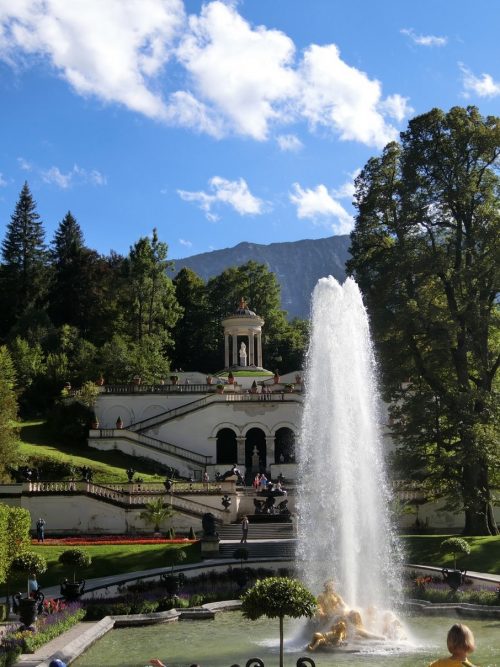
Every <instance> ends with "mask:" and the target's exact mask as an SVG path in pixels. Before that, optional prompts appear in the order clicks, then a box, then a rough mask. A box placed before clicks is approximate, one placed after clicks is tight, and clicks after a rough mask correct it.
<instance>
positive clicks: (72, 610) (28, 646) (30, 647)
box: [0, 600, 85, 667]
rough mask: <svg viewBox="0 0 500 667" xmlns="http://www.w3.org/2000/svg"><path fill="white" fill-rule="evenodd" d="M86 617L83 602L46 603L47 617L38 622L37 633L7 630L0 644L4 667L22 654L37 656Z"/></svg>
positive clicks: (1, 664) (44, 607)
mask: <svg viewBox="0 0 500 667" xmlns="http://www.w3.org/2000/svg"><path fill="white" fill-rule="evenodd" d="M84 616H85V611H84V610H83V609H82V608H81V606H80V603H78V602H72V603H66V602H62V601H60V600H45V601H44V603H43V614H42V615H41V616H39V617H38V619H37V621H36V627H35V631H34V632H33V631H31V630H24V631H22V632H21V631H20V630H18V628H17V627H16V626H14V625H12V626H7V627H6V628H5V634H4V635H3V636H2V638H1V641H0V667H4V666H5V667H9V666H10V665H13V664H14V662H16V660H17V657H18V656H19V655H20V654H21V653H34V652H35V651H36V650H37V649H38V648H40V646H43V644H46V643H47V642H49V641H51V640H52V639H54V638H55V637H59V635H62V634H63V633H64V632H66V631H67V630H69V629H70V628H71V627H73V626H74V625H76V624H77V623H79V622H80V621H81V620H82V619H83V617H84Z"/></svg>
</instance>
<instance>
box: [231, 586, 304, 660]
mask: <svg viewBox="0 0 500 667" xmlns="http://www.w3.org/2000/svg"><path fill="white" fill-rule="evenodd" d="M241 608H242V611H243V616H244V617H245V618H249V619H250V620H251V621H255V620H257V619H258V618H260V617H261V616H267V618H279V620H280V667H283V619H284V617H285V616H291V617H292V618H300V617H301V616H308V617H309V618H310V617H311V616H312V615H313V614H314V611H315V609H316V598H315V597H314V595H313V594H312V593H311V592H310V591H308V590H307V588H306V587H305V586H304V585H303V584H301V583H300V582H299V581H297V580H295V579H289V578H288V577H269V578H268V579H261V580H260V581H258V582H257V583H256V584H255V585H254V586H252V588H251V589H250V590H249V591H247V592H246V593H245V594H244V595H243V597H242V607H241Z"/></svg>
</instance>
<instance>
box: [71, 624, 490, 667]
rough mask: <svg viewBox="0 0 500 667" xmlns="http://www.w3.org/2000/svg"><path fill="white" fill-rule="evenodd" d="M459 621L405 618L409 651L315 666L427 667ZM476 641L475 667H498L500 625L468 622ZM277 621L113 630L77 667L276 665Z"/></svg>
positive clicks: (299, 644)
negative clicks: (157, 661)
mask: <svg viewBox="0 0 500 667" xmlns="http://www.w3.org/2000/svg"><path fill="white" fill-rule="evenodd" d="M454 622H460V621H456V620H454V619H453V618H451V617H446V618H444V617H414V618H411V619H407V625H408V627H409V628H410V629H411V633H412V638H413V639H412V642H411V644H410V643H409V644H407V645H406V646H399V647H396V646H393V647H390V646H387V645H384V644H379V643H374V644H373V645H371V646H370V645H368V644H367V645H366V649H365V650H366V652H364V653H335V654H333V653H319V652H318V653H314V654H313V656H312V657H313V658H314V660H315V662H316V665H317V667H337V666H338V665H343V666H345V667H427V665H428V664H429V662H431V661H432V660H434V659H436V658H437V657H439V656H445V655H446V633H447V631H448V629H449V628H450V626H451V625H452V624H453V623H454ZM466 623H467V625H468V626H469V627H470V628H471V629H472V631H473V632H474V635H475V637H476V642H477V650H476V652H475V653H474V654H473V656H472V657H473V661H474V664H476V665H480V666H481V667H500V621H498V620H486V619H485V620H483V621H480V620H470V621H469V620H467V621H466ZM297 628H298V624H297V621H288V622H287V621H285V636H286V637H287V640H286V646H285V665H286V667H294V666H295V664H296V661H297V658H299V657H300V656H301V655H310V654H308V653H307V652H306V651H305V650H304V647H305V644H306V643H307V642H306V641H304V639H295V640H293V639H291V637H294V636H295V637H297V635H298V630H297ZM278 631H279V630H278V620H277V619H260V620H258V621H248V620H246V619H244V618H243V617H242V615H241V613H240V612H225V613H220V614H217V615H216V618H215V620H213V621H181V622H177V623H169V624H166V625H156V626H147V627H138V628H125V629H117V630H112V631H111V632H109V633H108V634H107V635H105V636H104V637H103V638H102V639H100V640H99V641H98V642H97V643H96V644H94V645H93V646H92V647H91V648H90V649H89V650H88V651H87V652H86V653H85V654H84V655H83V656H81V657H80V658H79V659H78V660H76V661H75V662H74V663H72V667H73V665H74V666H75V667H143V666H144V665H146V664H147V662H148V659H149V658H153V657H159V658H161V659H162V661H163V662H164V663H165V664H166V665H167V666H168V667H189V666H190V665H191V664H193V663H197V662H198V663H199V664H200V665H201V667H230V666H231V665H233V664H234V663H237V664H239V665H240V666H241V667H243V666H244V665H245V662H246V661H247V660H248V658H251V657H259V658H261V659H262V660H264V662H265V665H266V667H276V665H277V664H278V658H279V651H278Z"/></svg>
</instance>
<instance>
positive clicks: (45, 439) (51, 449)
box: [19, 421, 164, 483]
mask: <svg viewBox="0 0 500 667" xmlns="http://www.w3.org/2000/svg"><path fill="white" fill-rule="evenodd" d="M19 433H20V440H19V449H20V452H21V455H22V457H23V458H25V459H28V458H30V457H37V458H38V457H42V458H46V459H52V460H55V461H59V462H64V463H69V464H71V465H73V466H75V467H77V468H80V467H83V466H90V467H91V468H92V470H93V471H94V477H93V481H94V482H97V483H102V482H109V483H122V482H126V481H127V474H126V472H125V471H126V470H127V468H134V470H135V471H136V472H137V474H138V475H140V476H141V477H142V478H143V479H144V481H145V482H158V481H161V480H163V479H164V476H163V475H158V474H155V473H154V464H151V465H148V463H146V462H144V461H142V460H141V459H137V458H135V457H133V456H127V455H126V454H122V453H121V452H118V451H112V452H101V451H99V450H97V449H90V447H86V448H82V447H72V446H70V445H65V444H62V443H58V442H54V438H53V437H52V436H51V435H50V433H49V431H48V429H47V428H46V426H45V423H44V422H43V421H29V422H23V423H21V424H19Z"/></svg>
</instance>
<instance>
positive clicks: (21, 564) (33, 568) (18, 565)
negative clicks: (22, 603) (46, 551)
mask: <svg viewBox="0 0 500 667" xmlns="http://www.w3.org/2000/svg"><path fill="white" fill-rule="evenodd" d="M10 570H11V572H18V573H20V574H24V575H32V574H34V575H36V576H37V577H38V576H39V575H40V574H43V573H44V572H46V571H47V561H46V559H45V558H44V557H43V556H41V555H40V554H37V553H36V552H35V551H24V552H23V553H20V554H19V555H18V556H16V557H15V558H13V559H12V561H11V564H10ZM26 589H27V592H28V595H29V593H30V591H29V585H28V584H26Z"/></svg>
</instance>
